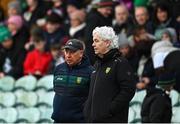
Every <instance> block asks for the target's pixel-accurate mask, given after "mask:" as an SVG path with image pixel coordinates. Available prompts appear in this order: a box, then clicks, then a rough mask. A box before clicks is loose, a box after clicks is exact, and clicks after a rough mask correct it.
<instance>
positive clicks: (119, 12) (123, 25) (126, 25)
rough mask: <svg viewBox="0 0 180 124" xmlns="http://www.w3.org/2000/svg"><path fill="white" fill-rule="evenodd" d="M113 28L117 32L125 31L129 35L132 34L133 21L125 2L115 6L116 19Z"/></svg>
mask: <svg viewBox="0 0 180 124" xmlns="http://www.w3.org/2000/svg"><path fill="white" fill-rule="evenodd" d="M114 21H115V22H114V24H113V28H114V31H115V32H116V34H121V33H125V34H126V35H127V36H129V35H131V34H132V26H133V22H132V20H131V18H130V16H129V11H128V9H127V7H126V6H125V5H124V4H120V5H117V6H116V7H115V20H114Z"/></svg>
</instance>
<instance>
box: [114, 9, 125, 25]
mask: <svg viewBox="0 0 180 124" xmlns="http://www.w3.org/2000/svg"><path fill="white" fill-rule="evenodd" d="M115 17H116V21H117V22H118V24H123V23H125V22H126V21H127V19H128V10H127V9H126V8H125V7H124V6H117V7H116V8H115Z"/></svg>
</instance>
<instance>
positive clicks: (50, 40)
mask: <svg viewBox="0 0 180 124" xmlns="http://www.w3.org/2000/svg"><path fill="white" fill-rule="evenodd" d="M44 36H45V40H46V50H50V46H51V44H54V43H59V44H61V42H63V38H64V37H65V31H64V29H63V28H62V27H60V28H59V29H57V31H55V32H53V33H51V34H50V33H48V32H44Z"/></svg>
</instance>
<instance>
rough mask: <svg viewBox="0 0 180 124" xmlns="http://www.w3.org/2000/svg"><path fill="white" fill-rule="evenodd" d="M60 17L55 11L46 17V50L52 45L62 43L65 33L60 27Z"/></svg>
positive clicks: (61, 19)
mask: <svg viewBox="0 0 180 124" xmlns="http://www.w3.org/2000/svg"><path fill="white" fill-rule="evenodd" d="M62 21H63V18H62V15H60V14H59V13H57V12H56V11H51V12H50V13H48V15H47V17H46V31H45V39H46V50H49V49H50V45H51V44H53V43H60V42H63V38H64V36H65V31H64V29H63V25H62Z"/></svg>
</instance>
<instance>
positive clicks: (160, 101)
mask: <svg viewBox="0 0 180 124" xmlns="http://www.w3.org/2000/svg"><path fill="white" fill-rule="evenodd" d="M175 83H176V79H175V75H174V73H170V72H167V71H166V72H165V71H164V72H163V73H161V74H160V75H159V76H158V83H157V86H156V87H154V88H152V87H151V88H147V94H146V96H145V98H144V100H143V103H142V109H141V117H142V123H171V117H172V104H171V99H170V97H169V94H170V91H171V90H172V89H173V86H174V85H175Z"/></svg>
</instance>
